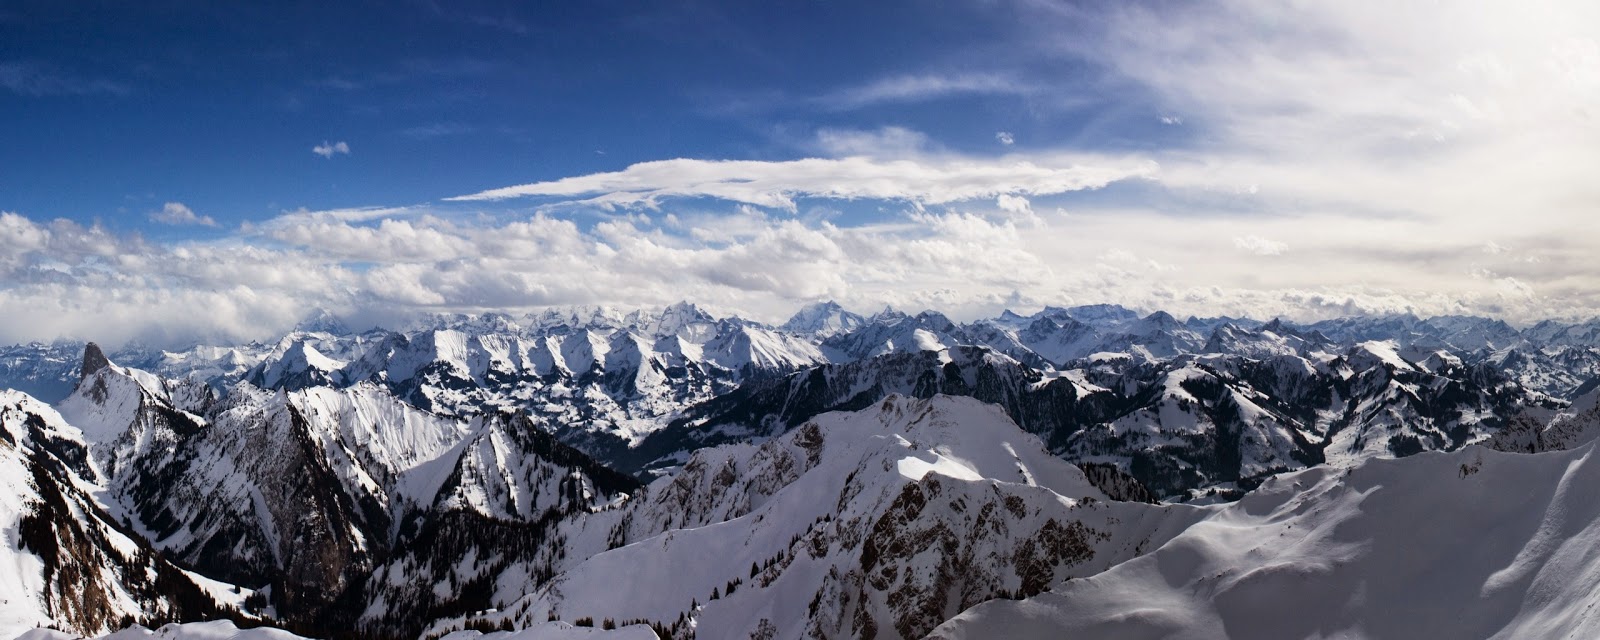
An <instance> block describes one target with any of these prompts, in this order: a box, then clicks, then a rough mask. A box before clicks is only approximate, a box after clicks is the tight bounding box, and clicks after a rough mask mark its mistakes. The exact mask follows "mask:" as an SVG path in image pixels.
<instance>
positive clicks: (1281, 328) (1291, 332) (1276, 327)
mask: <svg viewBox="0 0 1600 640" xmlns="http://www.w3.org/2000/svg"><path fill="white" fill-rule="evenodd" d="M1261 330H1262V331H1271V332H1272V333H1276V334H1278V335H1280V336H1298V335H1300V332H1299V331H1296V330H1295V328H1294V327H1291V326H1289V323H1287V322H1284V321H1283V318H1273V319H1272V321H1271V322H1268V323H1266V324H1264V325H1261Z"/></svg>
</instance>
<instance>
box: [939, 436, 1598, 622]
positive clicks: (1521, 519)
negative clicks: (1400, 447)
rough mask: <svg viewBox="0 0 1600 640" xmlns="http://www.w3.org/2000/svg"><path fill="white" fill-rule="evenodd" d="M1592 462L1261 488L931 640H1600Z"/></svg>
mask: <svg viewBox="0 0 1600 640" xmlns="http://www.w3.org/2000/svg"><path fill="white" fill-rule="evenodd" d="M1597 485H1600V455H1597V454H1596V445H1595V444H1594V443H1590V444H1587V445H1584V446H1582V447H1580V448H1577V449H1574V450H1571V451H1563V452H1555V453H1546V454H1538V455H1525V454H1507V453H1500V452H1496V451H1492V450H1488V449H1485V448H1482V447H1471V448H1469V449H1466V450H1463V451H1459V452H1455V453H1449V454H1444V453H1424V454H1421V455H1417V456H1413V457H1411V458H1407V459H1404V460H1392V459H1373V460H1369V461H1367V462H1366V463H1365V464H1363V465H1361V466H1359V467H1356V468H1354V469H1350V470H1348V471H1345V470H1340V469H1335V468H1331V467H1326V466H1322V467H1315V468H1312V469H1308V470H1305V471H1302V472H1298V473H1293V474H1286V475H1282V476H1278V477H1276V478H1274V479H1272V480H1269V481H1268V482H1267V483H1266V484H1264V485H1263V486H1262V487H1261V488H1259V489H1257V490H1256V491H1255V492H1252V493H1250V494H1248V495H1246V496H1245V497H1244V499H1243V500H1240V501H1239V502H1237V503H1235V504H1232V505H1229V506H1227V507H1224V508H1220V509H1217V510H1215V511H1214V512H1212V514H1211V515H1210V516H1209V517H1207V518H1206V519H1204V520H1203V521H1201V522H1199V523H1196V524H1195V525H1193V526H1191V527H1189V528H1188V530H1186V531H1184V532H1183V533H1182V534H1181V535H1179V536H1177V537H1176V538H1173V539H1172V540H1171V541H1170V542H1167V543H1166V544H1165V545H1164V546H1162V547H1161V548H1159V549H1157V550H1155V551H1154V552H1152V553H1150V554H1149V555H1146V556H1143V557H1140V558H1137V559H1134V560H1131V561H1129V562H1127V563H1124V564H1122V565H1120V566H1117V567H1115V568H1112V569H1111V570H1109V571H1106V572H1104V573H1102V574H1099V575H1096V576H1092V577H1087V578H1083V579H1080V580H1074V581H1070V582H1067V583H1064V584H1060V585H1057V586H1056V587H1055V588H1054V589H1052V590H1051V591H1049V592H1047V593H1044V594H1041V595H1039V596H1036V597H1033V598H1030V599H1027V600H1023V601H1015V602H1013V601H991V602H988V603H984V604H981V605H978V606H977V607H974V608H972V609H971V610H968V611H966V612H964V613H962V614H961V615H960V616H957V617H956V618H954V619H952V620H950V621H948V622H946V623H945V624H944V625H942V626H941V627H940V628H939V629H938V630H936V631H935V632H934V633H933V634H932V637H935V638H1043V637H1071V638H1194V639H1201V638H1245V639H1248V638H1263V639H1266V638H1397V639H1398V638H1594V637H1600V617H1597V616H1596V611H1595V609H1594V607H1595V606H1596V604H1600V592H1597V588H1600V552H1597V551H1596V550H1597V549H1600V494H1597V493H1596V492H1595V491H1594V487H1595V486H1597Z"/></svg>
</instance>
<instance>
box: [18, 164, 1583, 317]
mask: <svg viewBox="0 0 1600 640" xmlns="http://www.w3.org/2000/svg"><path fill="white" fill-rule="evenodd" d="M1002 195H1006V196H1010V197H1009V198H1006V199H1004V200H1003V201H1002V199H1001V197H1000V196H996V197H995V200H994V201H993V202H994V205H995V206H996V207H999V208H1001V209H1002V210H1006V209H1005V207H1009V211H1010V212H1013V213H1014V212H1017V211H1031V210H1032V206H1033V203H1030V202H1027V199H1026V198H1025V197H1022V196H1011V195H1010V194H1002ZM1002 202H1003V204H1002ZM985 206H987V203H984V204H982V205H979V206H978V208H979V209H980V211H978V212H976V213H968V212H962V211H959V210H950V211H940V212H936V211H933V210H931V208H930V209H928V210H923V211H914V212H912V213H909V214H905V215H903V216H900V217H896V218H891V219H889V220H883V221H879V222H872V223H864V224H862V223H858V224H853V225H849V226H842V225H840V224H837V223H835V222H832V221H829V220H827V219H810V220H807V219H802V218H800V217H795V216H778V215H769V214H767V213H765V212H763V211H762V210H761V209H759V208H755V207H748V206H746V207H734V208H732V210H724V211H720V212H717V211H704V210H701V211H687V210H679V211H678V212H677V213H674V214H671V216H672V218H674V219H676V220H677V224H676V225H672V224H670V223H669V222H668V221H667V220H666V218H667V217H668V216H666V215H663V216H660V218H661V219H662V223H661V224H659V225H658V224H656V223H655V222H654V221H653V220H652V219H650V218H642V217H639V216H618V217H616V218H614V219H610V220H605V221H602V222H599V223H595V224H593V225H592V226H588V227H585V226H581V225H580V224H578V223H576V222H574V221H572V220H566V219H561V218H556V217H552V216H549V215H542V214H536V215H532V216H525V215H524V216H519V217H514V218H510V219H504V218H500V219H497V218H493V217H476V216H456V217H444V216H440V215H433V214H430V213H417V212H416V211H414V210H410V209H404V208H396V209H392V210H391V211H393V214H392V215H382V214H376V213H374V212H377V211H379V210H378V209H354V210H345V211H339V212H303V211H297V212H290V213H286V214H284V215H283V216H281V217H280V218H279V219H277V220H273V221H268V222H265V223H262V224H259V225H257V226H256V228H255V229H254V230H251V231H241V232H240V233H239V234H236V235H233V236H230V237H226V238H222V239H218V240H208V241H201V242H195V241H188V242H181V243H168V244H149V243H147V242H145V241H142V240H139V239H138V238H137V237H136V236H127V237H122V236H117V235H114V234H111V233H109V232H107V231H105V230H104V229H101V228H99V227H83V226H80V225H76V224H73V223H70V222H65V221H55V222H35V221H32V220H30V219H28V218H26V217H24V216H20V215H16V214H9V213H6V214H0V306H3V307H4V308H6V309H7V310H8V313H7V314H5V315H0V343H9V342H17V341H28V340H50V339H54V338H58V337H75V338H87V339H95V340H100V341H103V342H107V343H113V344H114V343H117V342H118V341H121V340H128V339H135V338H137V339H141V340H145V341H148V342H151V343H152V344H169V343H171V344H176V343H182V342H185V341H187V340H192V339H195V338H202V339H211V340H240V339H252V338H269V337H272V336H273V334H274V333H277V332H281V331H283V330H286V329H287V328H289V327H290V326H292V324H293V323H294V322H295V321H296V320H297V319H298V318H300V317H301V316H303V315H304V314H305V313H306V312H308V311H309V310H311V309H312V308H315V307H326V308H330V309H338V310H341V311H342V312H345V313H349V314H353V315H354V316H357V317H361V318H364V319H366V320H364V321H370V322H379V323H387V324H391V325H392V324H394V323H395V321H397V320H399V319H403V318H405V317H406V316H408V315H410V314H412V313H416V312H420V311H480V310H504V311H509V312H513V313H515V312H518V311H521V310H532V309H535V308H538V307H543V306H549V305H562V304H607V305H616V306H622V307H641V306H657V305H662V304H667V303H670V302H674V301H675V300H677V299H680V298H687V299H691V300H695V301H697V302H702V303H706V304H709V305H713V306H716V307H720V308H724V309H729V310H735V311H737V312H739V313H741V314H743V315H745V316H747V317H751V318H754V319H757V320H764V321H769V322H776V321H781V320H782V319H783V318H784V317H786V316H787V315H788V314H789V313H792V312H793V310H794V309H795V308H796V307H798V306H799V304H801V303H802V302H804V301H810V300H816V299H822V298H834V299H837V300H839V301H840V302H842V303H844V304H846V305H847V306H850V307H852V308H861V309H870V308H881V306H882V305H883V304H886V303H887V304H893V305H895V306H896V307H901V308H909V309H920V308H927V307H934V308H939V309H942V310H946V311H949V312H951V313H952V314H954V315H955V316H956V317H957V318H958V319H961V318H972V317H976V316H977V315H982V314H990V313H998V312H999V310H1000V309H1001V308H1002V307H1003V306H1005V305H1010V304H1017V300H1018V299H1019V296H1021V297H1022V298H1025V299H1027V300H1030V301H1033V302H1034V303H1037V304H1046V303H1048V304H1077V303H1090V302H1107V301H1109V302H1118V303H1122V304H1127V305H1129V306H1133V307H1136V308H1140V309H1145V310H1150V309H1158V308H1159V309H1166V310H1169V311H1171V312H1173V313H1176V314H1178V315H1180V316H1181V315H1184V314H1190V313H1193V314H1199V315H1217V314H1228V315H1251V316H1255V317H1271V316H1276V315H1283V316H1287V317H1294V318H1306V319H1312V318H1318V317H1327V316H1332V315H1345V314H1353V313H1368V312H1376V313H1386V312H1410V313H1417V314H1419V315H1429V314H1436V313H1481V314H1491V315H1497V316H1502V317H1507V318H1509V319H1513V320H1518V319H1522V320H1529V319H1536V318H1540V317H1544V316H1550V315H1562V316H1565V315H1570V314H1572V313H1592V312H1593V311H1594V310H1596V309H1600V293H1597V290H1596V289H1594V288H1593V287H1589V286H1588V285H1587V283H1588V280H1587V279H1586V278H1587V277H1588V276H1587V274H1588V273H1589V272H1590V271H1591V269H1590V260H1589V255H1591V254H1589V253H1587V252H1586V250H1585V247H1584V245H1582V244H1572V245H1568V246H1551V247H1548V248H1547V249H1544V250H1543V251H1544V253H1543V254H1542V255H1544V256H1545V257H1546V258H1547V259H1545V260H1542V261H1540V262H1538V263H1529V262H1526V261H1523V260H1518V259H1514V258H1513V257H1511V256H1509V255H1508V256H1504V260H1500V258H1501V256H1486V255H1485V254H1484V253H1482V252H1481V251H1479V250H1478V249H1479V248H1481V246H1482V240H1481V239H1479V238H1471V237H1468V236H1466V235H1461V236H1459V237H1449V238H1444V239H1441V240H1440V242H1444V243H1448V246H1446V247H1442V248H1440V249H1438V250H1427V251H1428V252H1427V253H1425V254H1418V253H1416V252H1406V251H1403V250H1396V249H1391V248H1388V247H1386V246H1374V245H1373V244H1372V243H1371V242H1370V241H1369V237H1368V234H1369V233H1371V232H1373V231H1377V232H1379V233H1381V234H1383V235H1392V236H1397V237H1419V236H1421V235H1423V234H1425V233H1427V232H1428V230H1429V229H1430V228H1431V225H1430V224H1429V223H1427V222H1426V221H1411V220H1392V221H1389V222H1388V223H1386V224H1385V225H1384V226H1383V227H1381V228H1377V229H1370V228H1368V229H1362V228H1344V227H1340V226H1338V225H1337V224H1332V219H1316V220H1311V221H1304V220H1291V221H1283V220H1254V221H1251V224H1252V225H1254V227H1253V229H1254V230H1255V231H1256V232H1255V233H1254V234H1252V235H1251V236H1237V235H1235V234H1236V233H1237V229H1238V225H1239V224H1240V222H1239V221H1238V220H1217V219H1198V220H1189V221H1186V224H1181V225H1180V224H1174V218H1171V217H1168V216H1162V215H1158V214H1151V213H1148V212H1138V211H1106V210H1095V209H1092V208H1087V207H1085V208H1079V209H1077V210H1075V212H1074V215H1073V216H1072V217H1071V218H1058V217H1055V216H1052V217H1050V218H1048V219H1043V220H1039V219H1037V218H1034V219H1033V220H1024V221H1019V220H1016V219H1011V218H1006V217H994V216H991V215H988V213H989V212H984V211H981V209H982V208H983V207H985ZM952 208H956V209H958V208H959V207H952ZM1024 222H1026V224H1025V223H1024ZM1305 224H1310V225H1313V226H1316V227H1317V228H1324V229H1327V230H1328V231H1327V232H1326V233H1322V234H1318V235H1316V236H1294V235H1293V234H1294V233H1295V230H1296V229H1297V228H1299V226H1300V225H1305ZM1130 229H1137V230H1138V232H1137V233H1136V234H1131V233H1130V231H1129V230H1130ZM1252 236H1253V237H1254V239H1251V238H1252ZM1272 237H1295V238H1297V240H1296V246H1295V258H1296V260H1295V262H1293V263H1289V262H1280V263H1278V264H1279V266H1283V267H1284V268H1276V267H1275V268H1274V269H1271V270H1263V269H1260V265H1259V264H1258V263H1257V264H1251V261H1238V260H1218V259H1217V255H1216V251H1215V248H1216V247H1217V246H1219V245H1220V246H1225V245H1226V243H1229V242H1237V243H1238V246H1240V247H1241V248H1245V249H1247V250H1251V249H1253V250H1259V249H1263V248H1264V249H1267V250H1272V249H1274V248H1278V249H1279V250H1281V243H1275V242H1274V241H1271V240H1267V238H1272ZM1086 256H1098V258H1095V259H1089V260H1086V259H1085V257H1086ZM978 258H981V259H978ZM1486 259H1491V260H1497V262H1494V263H1486V264H1478V262H1481V261H1484V260H1486ZM1421 261H1425V262H1428V263H1429V264H1431V265H1432V270H1431V275H1429V276H1428V277H1425V278H1418V277H1417V275H1416V272H1415V270H1408V269H1405V268H1402V267H1403V265H1406V264H1412V263H1417V262H1421ZM1291 264H1293V265H1300V267H1299V268H1288V266H1289V265H1291ZM1305 272H1338V273H1340V274H1341V279H1342V280H1341V282H1337V283H1329V282H1316V281H1314V280H1307V279H1306V278H1305V277H1304V276H1303V273H1305ZM1484 274H1488V275H1484ZM1351 283H1361V284H1351ZM1013 294H1016V295H1013ZM13 311H14V312H13Z"/></svg>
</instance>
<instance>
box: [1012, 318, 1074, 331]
mask: <svg viewBox="0 0 1600 640" xmlns="http://www.w3.org/2000/svg"><path fill="white" fill-rule="evenodd" d="M1067 319H1068V320H1071V318H1067ZM1060 328H1061V325H1059V324H1056V321H1055V320H1052V319H1050V318H1049V317H1048V316H1042V315H1041V316H1039V317H1037V318H1034V319H1033V322H1029V323H1028V325H1027V326H1026V327H1025V328H1023V331H1024V332H1025V333H1029V334H1033V335H1038V336H1047V335H1050V334H1052V333H1055V332H1056V330H1057V329H1060Z"/></svg>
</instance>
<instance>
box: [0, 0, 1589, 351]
mask: <svg viewBox="0 0 1600 640" xmlns="http://www.w3.org/2000/svg"><path fill="white" fill-rule="evenodd" d="M524 4H525V3H488V2H478V3H472V2H451V3H443V2H439V3H434V2H381V3H380V2H347V3H310V2H307V3H288V2H273V3H256V2H238V3H198V2H194V3H189V2H156V3H113V2H30V1H20V2H9V3H6V4H5V5H3V6H0V141H3V144H0V241H3V242H0V306H3V307H4V309H5V311H6V313H5V314H3V315H4V316H5V317H4V319H0V342H12V341H19V340H34V339H52V338H58V337H76V338H84V337H99V339H101V340H103V341H106V342H115V341H116V340H126V339H142V340H149V341H152V342H162V343H166V342H172V343H180V342H185V341H192V340H196V339H205V340H212V339H216V340H222V339H243V338H249V337H265V336H270V335H272V334H273V333H274V332H277V331H281V330H283V329H285V328H287V327H288V326H291V325H292V324H293V322H294V320H295V319H297V318H298V317H300V316H302V315H304V314H305V313H308V312H309V311H310V310H311V309H313V308H316V307H326V308H329V309H333V310H335V311H336V312H339V313H341V314H345V315H348V316H352V317H358V318H371V319H373V320H374V321H392V320H394V319H395V318H396V317H398V316H401V315H405V314H409V313H417V312H435V311H485V310H507V311H512V312H515V311H519V310H531V309H536V308H540V307H544V306H551V305H569V304H606V305H615V306H623V307H634V306H654V305H661V304H666V303H669V302H672V301H675V300H677V299H691V300H695V301H698V302H701V303H703V304H706V305H708V306H710V307H712V308H713V309H716V310H719V311H721V312H724V313H739V314H742V315H746V316H750V317H755V318H757V319H761V320H769V321H779V320H781V319H782V318H783V317H784V316H786V315H787V314H788V313H790V312H792V311H793V310H794V309H795V308H797V307H798V306H800V305H801V304H804V303H806V302H811V301H815V300H821V299H830V298H831V299H837V300H839V301H841V302H842V303H845V304H846V306H850V307H853V308H856V309H860V310H870V309H875V308H879V307H881V306H882V305H884V304H893V305H895V306H899V307H907V308H913V309H915V308H924V307H933V308H939V309H942V310H944V311H947V312H949V313H951V314H952V315H954V316H956V317H958V318H962V317H976V316H980V315H987V314H992V313H997V312H998V311H999V310H1000V309H1002V308H1006V307H1012V308H1016V309H1017V310H1019V311H1027V310H1029V309H1037V308H1038V307H1040V306H1043V305H1046V304H1083V303H1098V302H1117V303H1122V304H1127V305H1129V306H1133V307H1136V308H1140V309H1145V310H1153V309H1157V308H1160V309H1166V310H1169V311H1172V312H1174V313H1178V314H1180V315H1182V314H1188V313H1194V314H1200V315H1217V314H1228V315H1244V314H1249V315H1255V316H1258V317H1266V316H1273V315H1286V316H1290V317H1299V318H1306V319H1310V318H1317V317H1327V316H1334V315H1348V314H1357V313H1394V312H1412V313H1418V314H1420V315H1430V314H1437V313H1477V314H1485V315H1494V316H1499V317H1505V318H1508V319H1512V320H1514V321H1531V320H1533V319H1537V318H1542V317H1549V316H1561V317H1571V316H1579V315H1589V314H1593V313H1595V311H1596V310H1597V309H1600V288H1597V287H1596V286H1595V285H1596V284H1597V282H1596V280H1595V277H1594V275H1593V273H1592V269H1591V268H1590V266H1589V265H1590V262H1591V261H1590V259H1589V256H1592V255H1593V254H1594V250H1595V249H1600V238H1597V237H1596V234H1595V233H1593V232H1591V231H1589V230H1588V228H1589V226H1592V220H1591V218H1592V215H1593V211H1594V210H1595V209H1596V207H1597V206H1600V194H1597V192H1596V191H1595V189H1594V188H1593V187H1592V186H1591V185H1592V184H1593V183H1594V180H1593V179H1592V175H1591V174H1592V167H1594V166H1600V113H1597V112H1596V111H1595V108H1594V105H1595V104H1600V45H1597V44H1596V42H1597V37H1600V33H1597V31H1600V15H1596V14H1597V12H1600V8H1597V7H1595V6H1592V3H1584V2H1577V1H1561V0H1548V1H1544V0H1541V1H1539V2H1534V3H1530V4H1527V5H1519V6H1517V7H1509V6H1508V7H1495V6H1482V3H1474V2H1421V1H1420V0H1419V1H1417V2H1410V1H1401V2H1376V1H1373V2H1366V1H1357V2H1348V3H1334V4H1297V5H1284V4H1282V3H1277V2H1267V1H1264V0H1262V1H1255V0H1219V1H1214V2H1205V3H1169V2H1135V3H1081V4H1079V3H1071V2H1056V1H1052V0H1023V1H1018V2H997V1H990V0H970V1H951V2H873V3H837V2H780V3H748V2H706V3H659V4H654V5H649V4H646V3H638V2H592V3H589V2H586V3H560V4H546V3H538V4H531V5H528V6H523V5H524ZM106 319H111V320H114V322H109V323H108V322H106ZM112 325H114V326H115V327H117V328H116V329H108V328H107V327H108V326H112ZM108 332H111V333H115V334H116V335H106V334H107V333H108Z"/></svg>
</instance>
